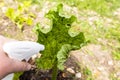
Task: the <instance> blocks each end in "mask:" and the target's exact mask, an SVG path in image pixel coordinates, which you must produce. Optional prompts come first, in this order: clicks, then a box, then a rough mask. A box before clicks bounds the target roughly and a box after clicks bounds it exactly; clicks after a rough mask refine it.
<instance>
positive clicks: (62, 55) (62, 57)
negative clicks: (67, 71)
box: [57, 44, 72, 70]
mask: <svg viewBox="0 0 120 80" xmlns="http://www.w3.org/2000/svg"><path fill="white" fill-rule="evenodd" d="M71 49H72V46H71V45H70V44H64V45H63V46H62V48H61V49H60V51H58V53H57V59H58V65H57V67H58V69H60V70H64V66H63V65H64V62H65V61H66V59H67V58H68V55H69V54H68V53H69V51H70V50H71Z"/></svg>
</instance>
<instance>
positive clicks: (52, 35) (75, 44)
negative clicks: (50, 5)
mask: <svg viewBox="0 0 120 80" xmlns="http://www.w3.org/2000/svg"><path fill="white" fill-rule="evenodd" d="M61 13H62V15H61ZM63 15H64V14H63V4H59V5H57V8H55V9H51V10H50V11H49V12H48V13H46V14H45V17H44V23H46V24H44V25H43V23H37V24H36V26H35V31H36V32H37V37H38V40H37V42H38V43H40V44H44V45H45V50H44V51H42V52H41V54H42V56H41V58H39V59H37V60H36V63H37V66H38V67H39V68H41V69H53V78H52V80H56V75H57V71H58V70H64V62H65V61H66V60H67V58H68V55H69V52H70V51H71V50H77V49H80V48H81V44H83V43H84V42H85V37H84V34H83V33H82V32H81V31H80V26H79V24H78V23H77V18H76V17H75V15H71V16H70V17H65V15H64V16H63Z"/></svg>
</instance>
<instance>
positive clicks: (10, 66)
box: [0, 36, 32, 79]
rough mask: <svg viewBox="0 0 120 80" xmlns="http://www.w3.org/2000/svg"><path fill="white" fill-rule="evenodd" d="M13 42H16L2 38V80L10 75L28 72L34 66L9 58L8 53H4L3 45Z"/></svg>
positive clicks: (0, 77) (0, 45)
mask: <svg viewBox="0 0 120 80" xmlns="http://www.w3.org/2000/svg"><path fill="white" fill-rule="evenodd" d="M11 41H15V40H12V39H8V38H5V37H3V36H0V79H2V78H4V77H5V76H6V75H8V74H10V73H14V72H20V71H27V70H30V69H31V67H32V65H30V64H29V63H27V62H21V61H19V60H15V59H11V58H9V57H8V55H7V53H5V52H4V51H3V48H2V47H3V45H4V44H5V43H7V42H11Z"/></svg>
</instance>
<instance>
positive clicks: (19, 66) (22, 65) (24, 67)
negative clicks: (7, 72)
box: [11, 59, 32, 72]
mask: <svg viewBox="0 0 120 80" xmlns="http://www.w3.org/2000/svg"><path fill="white" fill-rule="evenodd" d="M11 68H12V71H13V72H21V71H28V70H30V69H31V68H32V65H31V64H29V63H27V62H21V61H19V60H15V59H13V64H12V67H11Z"/></svg>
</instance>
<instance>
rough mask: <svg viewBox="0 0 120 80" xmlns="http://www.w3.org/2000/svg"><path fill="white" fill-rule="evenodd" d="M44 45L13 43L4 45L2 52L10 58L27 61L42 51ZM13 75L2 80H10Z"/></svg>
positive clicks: (23, 42)
mask: <svg viewBox="0 0 120 80" xmlns="http://www.w3.org/2000/svg"><path fill="white" fill-rule="evenodd" d="M44 48H45V47H44V45H42V44H39V43H36V42H31V41H15V42H8V43H6V44H4V46H3V50H4V52H6V53H7V54H8V56H9V57H10V58H13V59H17V60H20V61H22V60H26V61H28V60H29V59H30V57H31V56H33V55H34V54H37V53H39V51H42V50H44ZM13 76H14V74H13V73H12V74H9V75H8V76H6V77H5V78H3V79H2V80H12V79H13Z"/></svg>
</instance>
